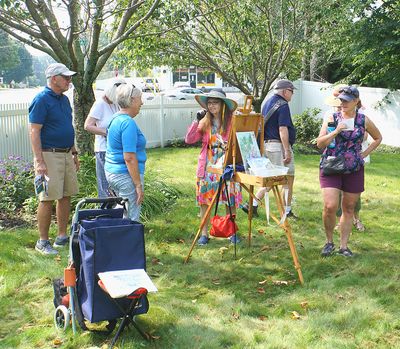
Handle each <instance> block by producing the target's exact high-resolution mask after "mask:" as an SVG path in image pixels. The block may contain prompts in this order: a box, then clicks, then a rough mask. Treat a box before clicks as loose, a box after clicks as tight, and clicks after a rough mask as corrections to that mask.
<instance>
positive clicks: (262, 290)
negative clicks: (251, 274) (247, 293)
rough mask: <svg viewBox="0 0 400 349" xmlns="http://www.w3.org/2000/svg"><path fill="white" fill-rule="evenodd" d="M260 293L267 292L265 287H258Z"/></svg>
mask: <svg viewBox="0 0 400 349" xmlns="http://www.w3.org/2000/svg"><path fill="white" fill-rule="evenodd" d="M257 292H258V293H265V290H264V287H259V288H257Z"/></svg>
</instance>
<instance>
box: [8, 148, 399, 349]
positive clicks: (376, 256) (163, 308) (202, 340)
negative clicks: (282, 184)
mask: <svg viewBox="0 0 400 349" xmlns="http://www.w3.org/2000/svg"><path fill="white" fill-rule="evenodd" d="M198 152H199V149H196V148H187V149H178V148H169V149H154V150H151V151H149V153H148V158H149V160H148V168H149V169H152V170H154V171H159V173H160V174H162V176H165V177H166V178H167V179H168V182H169V183H171V184H173V185H174V186H176V187H178V188H179V189H180V190H181V192H182V195H181V197H180V198H179V199H178V201H177V203H176V204H175V205H174V206H172V207H171V208H170V209H169V210H168V211H167V212H165V213H164V214H162V215H160V216H158V217H155V218H153V219H151V220H150V222H148V223H147V224H146V253H147V271H148V273H149V275H150V276H151V277H152V279H153V281H154V283H155V284H156V285H157V287H158V289H159V292H158V293H156V294H150V296H149V300H150V310H149V312H148V314H146V315H142V316H140V317H139V319H138V322H139V323H140V324H141V326H142V327H143V328H144V329H145V330H146V331H148V332H150V333H152V334H153V335H154V336H155V337H156V339H155V340H154V341H153V342H151V343H147V342H145V341H143V340H142V339H141V337H140V336H139V334H138V333H137V332H136V331H135V330H134V329H130V330H128V331H125V332H124V334H123V336H122V339H121V340H120V341H119V342H118V343H117V344H118V348H120V349H121V348H142V347H148V348H174V349H175V348H238V349H239V348H240V349H241V348H400V319H399V316H398V314H399V309H400V299H399V294H400V271H399V265H400V251H399V249H400V235H399V233H400V228H399V226H400V224H399V219H398V217H399V215H398V212H400V200H399V197H400V189H399V187H400V181H399V169H400V165H399V163H400V155H399V154H397V155H393V154H373V155H372V161H371V164H370V165H368V167H367V168H366V191H365V193H364V194H363V195H362V202H363V206H362V210H361V218H362V220H363V222H364V224H365V225H366V231H365V232H364V233H359V232H356V231H355V230H354V231H353V233H352V236H351V238H350V243H349V246H350V248H351V249H352V250H353V252H354V253H355V257H354V258H352V259H346V258H344V257H341V256H332V257H330V258H321V257H320V250H321V247H322V246H323V244H324V242H325V237H324V232H323V229H322V222H321V210H322V201H321V193H320V189H319V182H318V161H319V157H318V156H311V155H310V156H305V155H302V156H301V155H298V156H297V157H296V165H297V168H296V171H297V172H296V181H295V191H294V196H295V203H294V205H293V210H294V212H295V213H296V214H297V215H298V216H299V217H300V218H299V219H298V220H297V221H294V222H293V221H291V223H292V228H293V236H294V240H295V244H296V247H297V251H298V254H299V259H300V263H301V265H302V271H303V276H304V280H305V284H304V286H301V285H300V284H299V282H298V280H297V273H296V271H295V269H294V267H293V261H292V258H291V255H290V251H289V247H288V244H287V240H286V237H285V235H284V233H283V231H282V230H281V229H279V228H277V227H276V226H274V225H271V226H267V225H266V220H265V215H261V217H260V218H256V219H254V220H253V231H252V236H253V239H252V242H253V243H252V246H251V248H249V247H247V244H246V243H243V242H242V243H241V244H239V246H238V257H237V259H236V260H235V259H234V258H233V247H232V246H231V245H230V244H229V243H228V242H227V241H226V240H223V239H213V240H211V242H210V244H209V245H208V246H206V247H197V246H196V247H195V249H194V251H193V254H192V257H191V259H190V262H189V263H188V264H183V259H184V257H185V256H186V255H187V253H188V251H189V247H190V244H191V242H192V239H193V237H194V234H195V232H196V231H197V228H198V224H199V218H198V217H197V215H198V212H199V210H198V208H196V205H195V199H194V183H195V168H196V164H197V156H198ZM221 212H222V210H221ZM238 224H239V228H240V233H241V234H242V236H244V235H245V234H247V230H246V229H247V218H246V216H245V214H242V212H238ZM53 236H54V230H53ZM36 239H37V232H36V230H35V229H14V230H3V231H0V251H1V255H0V319H1V325H0V348H57V347H59V348H103V347H106V344H107V343H109V340H110V338H111V336H109V337H104V336H101V335H98V334H93V333H88V332H86V333H84V332H82V331H80V330H79V331H78V334H77V335H76V336H75V337H74V336H73V334H72V331H71V329H69V330H68V331H67V332H66V333H60V332H57V331H56V330H55V329H54V326H53V313H54V307H53V304H52V297H53V291H52V286H51V280H52V279H53V278H55V277H60V276H62V274H63V269H64V267H65V266H66V263H67V251H63V252H62V254H61V258H59V259H57V258H56V259H54V258H52V257H45V256H42V255H39V254H38V253H37V252H35V250H34V244H35V242H36ZM335 242H336V245H337V244H338V236H336V237H335ZM223 247H227V248H228V249H227V250H225V249H223ZM282 281H284V282H282ZM293 312H297V313H295V314H298V315H299V318H297V319H294V318H293ZM297 317H298V316H297ZM55 340H59V341H55Z"/></svg>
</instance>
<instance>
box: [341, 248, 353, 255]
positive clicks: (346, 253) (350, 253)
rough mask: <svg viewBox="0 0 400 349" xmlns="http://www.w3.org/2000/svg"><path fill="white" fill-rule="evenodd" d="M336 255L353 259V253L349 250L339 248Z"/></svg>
mask: <svg viewBox="0 0 400 349" xmlns="http://www.w3.org/2000/svg"><path fill="white" fill-rule="evenodd" d="M338 254H339V255H341V256H344V257H353V252H351V251H350V249H349V248H340V249H339V251H338Z"/></svg>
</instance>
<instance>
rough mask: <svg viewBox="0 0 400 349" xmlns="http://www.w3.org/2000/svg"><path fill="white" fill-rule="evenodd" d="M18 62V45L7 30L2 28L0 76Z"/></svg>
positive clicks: (0, 32)
mask: <svg viewBox="0 0 400 349" xmlns="http://www.w3.org/2000/svg"><path fill="white" fill-rule="evenodd" d="M18 63H19V58H18V46H17V45H16V43H15V41H13V40H11V39H10V37H9V36H8V34H7V33H6V32H4V31H2V30H0V76H1V75H3V74H4V73H5V72H6V71H7V70H9V69H12V68H14V67H15V66H17V65H18Z"/></svg>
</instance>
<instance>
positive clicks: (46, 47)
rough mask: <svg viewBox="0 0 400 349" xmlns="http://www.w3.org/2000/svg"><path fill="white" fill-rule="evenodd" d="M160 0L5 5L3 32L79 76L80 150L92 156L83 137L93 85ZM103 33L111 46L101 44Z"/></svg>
mask: <svg viewBox="0 0 400 349" xmlns="http://www.w3.org/2000/svg"><path fill="white" fill-rule="evenodd" d="M159 3H160V0H142V1H140V0H93V1H85V0H63V1H60V0H25V1H19V0H0V29H3V30H4V31H5V32H7V33H8V34H9V35H10V36H12V37H14V38H16V39H17V40H19V41H21V42H23V43H25V44H27V45H30V46H32V47H34V48H36V49H38V50H40V51H42V52H45V53H47V54H48V55H49V56H51V57H52V58H53V59H54V60H56V61H58V62H61V63H64V64H65V65H66V66H67V67H69V68H70V69H72V70H74V71H76V72H77V74H76V75H75V76H74V77H73V84H74V87H75V88H74V112H75V124H76V131H77V141H78V146H79V148H80V150H81V151H83V152H90V151H92V146H91V143H92V142H91V136H90V135H89V134H88V133H87V132H85V131H84V128H83V125H84V121H85V119H86V116H87V114H88V112H89V110H90V107H91V106H92V104H93V102H94V93H93V89H92V84H93V82H94V81H95V79H96V77H97V76H98V74H99V73H100V71H101V69H102V68H103V67H104V65H105V64H106V62H107V60H108V59H109V57H110V56H111V54H112V53H113V51H114V50H115V48H116V47H117V46H118V45H120V44H121V43H122V42H124V41H125V40H126V39H128V38H129V37H131V36H132V35H133V34H134V33H135V32H136V31H137V30H138V29H139V28H140V27H141V25H142V24H143V23H145V22H146V20H148V19H149V18H150V17H151V15H152V14H153V12H154V10H155V9H156V8H157V7H158V5H159ZM102 33H109V35H106V40H100V38H102V36H101V34H102Z"/></svg>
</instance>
